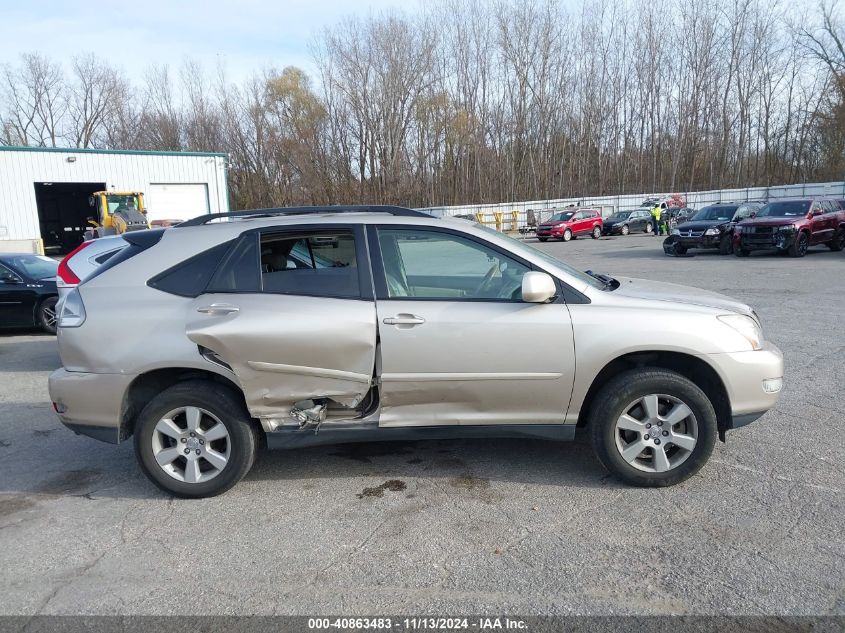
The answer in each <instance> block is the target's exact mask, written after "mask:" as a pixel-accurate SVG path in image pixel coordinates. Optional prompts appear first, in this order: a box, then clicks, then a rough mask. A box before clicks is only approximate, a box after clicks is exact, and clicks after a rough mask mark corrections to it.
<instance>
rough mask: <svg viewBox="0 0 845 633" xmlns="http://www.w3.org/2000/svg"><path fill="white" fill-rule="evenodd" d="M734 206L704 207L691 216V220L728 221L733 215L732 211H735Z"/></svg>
mask: <svg viewBox="0 0 845 633" xmlns="http://www.w3.org/2000/svg"><path fill="white" fill-rule="evenodd" d="M736 209H737V208H736V207H735V206H712V207H704V208H703V209H701V211H699V212H698V213H696V214H695V215H694V216H692V219H693V220H722V221H723V222H729V221H730V220H731V218H733V217H734V213H735V212H736Z"/></svg>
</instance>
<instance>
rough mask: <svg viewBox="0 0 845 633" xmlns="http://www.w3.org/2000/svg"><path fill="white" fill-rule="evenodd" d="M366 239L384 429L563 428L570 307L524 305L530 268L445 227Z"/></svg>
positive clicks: (386, 230)
mask: <svg viewBox="0 0 845 633" xmlns="http://www.w3.org/2000/svg"><path fill="white" fill-rule="evenodd" d="M369 235H370V240H369V244H370V250H371V254H372V255H373V274H374V279H375V282H376V295H377V298H376V309H377V314H378V328H379V337H380V341H381V345H380V350H381V359H380V379H381V388H380V398H381V417H380V424H381V425H382V426H432V425H456V424H460V425H481V424H561V423H563V421H564V417H565V414H566V409H567V407H568V404H569V398H570V395H571V393H572V383H573V379H574V372H575V355H574V343H573V335H572V325H571V321H570V316H569V310H568V309H567V306H566V304H565V303H563V302H562V301H558V302H554V303H549V304H532V303H523V302H522V300H521V286H522V276H523V274H524V273H525V272H527V271H529V270H531V267H530V265H529V264H528V263H527V262H523V261H519V260H518V259H516V258H514V257H513V256H511V255H510V254H508V253H506V252H505V251H502V250H500V249H498V248H497V247H495V246H493V245H491V244H488V243H486V242H484V241H482V240H478V239H475V238H473V237H470V236H467V235H465V234H462V233H459V232H454V231H450V230H448V229H435V228H430V227H419V228H414V227H405V226H401V227H400V226H395V225H394V226H382V227H379V228H378V229H377V230H376V229H372V230H371V232H370V234H369Z"/></svg>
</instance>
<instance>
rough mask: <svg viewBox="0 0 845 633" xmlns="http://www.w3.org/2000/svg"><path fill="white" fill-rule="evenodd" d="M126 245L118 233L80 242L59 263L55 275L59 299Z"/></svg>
mask: <svg viewBox="0 0 845 633" xmlns="http://www.w3.org/2000/svg"><path fill="white" fill-rule="evenodd" d="M128 245H129V244H128V243H127V242H126V240H124V239H123V237H121V236H120V235H112V236H108V237H101V238H98V239H96V240H88V241H86V242H82V244H80V245H79V246H77V247H76V248H75V249H73V250H72V251H71V252H70V253H68V254H67V255H66V256H65V258H64V259H63V260H62V261H61V263H60V264H59V270H58V275H57V277H56V288H57V289H58V292H59V300H60V301H61V300H62V299H63V298H64V297H65V296H67V294H68V293H69V292H70V291H71V290H72V289H73V288H76V286H77V285H78V284H79V283H80V282H81V281H82V280H83V279H87V278H88V277H90V276H91V275H92V274H93V273H94V271H95V270H97V269H98V268H99V267H100V266H102V265H103V264H104V263H105V262H106V261H108V259H109V258H110V257H111V256H112V255H114V254H116V253H118V252H119V251H122V250H123V249H124V248H126V247H127V246H128Z"/></svg>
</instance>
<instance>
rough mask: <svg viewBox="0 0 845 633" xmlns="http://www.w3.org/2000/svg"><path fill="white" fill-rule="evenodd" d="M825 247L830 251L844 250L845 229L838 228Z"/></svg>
mask: <svg viewBox="0 0 845 633" xmlns="http://www.w3.org/2000/svg"><path fill="white" fill-rule="evenodd" d="M827 247H828V248H829V249H830V250H832V251H841V250H842V249H843V248H845V227H839V230H838V231H836V235H835V236H834V238H833V239H832V240H830V241H829V242H828V243H827Z"/></svg>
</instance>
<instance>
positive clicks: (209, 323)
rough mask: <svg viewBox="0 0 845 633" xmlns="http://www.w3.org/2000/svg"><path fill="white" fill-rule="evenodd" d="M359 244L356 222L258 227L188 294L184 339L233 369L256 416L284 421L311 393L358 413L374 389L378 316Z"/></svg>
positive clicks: (367, 270)
mask: <svg viewBox="0 0 845 633" xmlns="http://www.w3.org/2000/svg"><path fill="white" fill-rule="evenodd" d="M360 240H363V230H362V229H360V228H354V229H353V228H330V229H325V228H323V229H318V230H302V229H298V230H296V231H283V230H267V231H263V232H261V233H255V232H253V233H252V234H248V235H245V236H243V238H242V240H241V242H240V243H239V244H238V245H237V247H236V248H234V249H232V250H230V251H229V255H228V256H227V260H226V261H223V262H221V264H220V267H219V269H218V270H217V272H215V275H214V278H213V279H212V280H211V282H210V283H209V286H208V289H207V290H206V292H205V293H204V294H202V295H200V296H199V297H197V298H196V299H193V300H192V302H191V304H190V307H189V314H188V322H187V335H188V337H189V338H190V339H191V340H192V341H194V342H195V343H196V344H197V345H199V346H200V347H201V348H202V349H205V350H210V352H213V354H214V355H215V356H214V358H216V359H219V360H220V361H222V362H224V363H226V364H227V365H229V366H230V367H231V368H232V371H233V372H234V373H235V374H236V375H237V377H238V379H239V381H240V383H241V386H242V387H243V390H244V394H245V396H246V402H247V408H248V409H249V411H250V413H251V414H252V415H253V416H255V417H260V418H280V419H281V418H285V417H286V416H287V415H288V414H289V413H290V411H291V409H292V407H293V406H294V404H295V403H298V402H302V401H305V400H309V399H317V400H321V401H326V400H328V401H333V402H335V403H338V404H339V405H341V406H343V407H347V408H349V409H354V408H355V407H357V406H358V405H359V404H360V403H361V401H362V399H363V398H364V397H365V396H366V394H367V392H368V391H369V390H370V387H371V384H372V379H373V371H374V365H375V347H376V316H375V304H374V302H373V300H372V282H371V281H370V276H369V268H368V264H367V261H366V259H365V258H364V256H363V254H362V253H363V250H364V249H362V248H361V246H360ZM361 263H363V266H361V265H360V264H361Z"/></svg>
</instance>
